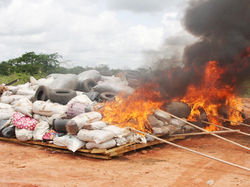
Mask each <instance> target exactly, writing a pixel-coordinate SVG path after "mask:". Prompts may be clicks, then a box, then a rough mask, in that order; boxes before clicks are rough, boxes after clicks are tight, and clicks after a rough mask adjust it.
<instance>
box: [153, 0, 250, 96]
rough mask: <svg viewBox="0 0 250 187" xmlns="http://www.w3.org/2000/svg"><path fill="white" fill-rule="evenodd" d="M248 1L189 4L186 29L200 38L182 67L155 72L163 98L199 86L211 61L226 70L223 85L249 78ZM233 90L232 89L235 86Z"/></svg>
mask: <svg viewBox="0 0 250 187" xmlns="http://www.w3.org/2000/svg"><path fill="white" fill-rule="evenodd" d="M249 24H250V3H249V0H199V1H198V0H196V1H190V3H189V6H188V8H187V9H186V12H185V16H184V18H183V25H184V27H185V29H186V30H187V31H188V32H190V33H191V34H193V35H194V36H196V37H198V38H199V39H198V41H197V42H196V43H194V44H191V45H189V46H186V47H185V49H184V54H183V58H182V61H183V64H184V66H183V67H168V68H167V69H163V68H162V63H163V62H160V63H158V67H157V70H156V71H155V72H154V75H155V79H156V81H157V82H158V83H160V85H161V86H160V87H161V89H162V90H161V91H162V92H163V93H162V94H163V95H166V94H167V95H168V97H175V96H181V95H183V94H185V91H186V88H187V86H188V85H189V84H198V83H199V81H200V80H201V77H202V76H203V73H204V70H205V65H206V63H207V62H208V61H211V60H216V61H218V63H219V66H220V67H222V68H225V73H224V74H223V78H222V80H221V81H222V82H223V83H226V84H236V85H239V83H240V82H241V81H242V80H244V79H246V77H247V76H249V75H250V61H249V59H250V58H249V57H250V26H249ZM232 86H233V85H232Z"/></svg>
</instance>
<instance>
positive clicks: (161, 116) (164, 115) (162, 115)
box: [154, 109, 171, 122]
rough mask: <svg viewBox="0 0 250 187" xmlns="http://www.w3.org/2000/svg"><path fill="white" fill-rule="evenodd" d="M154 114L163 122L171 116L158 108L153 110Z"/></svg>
mask: <svg viewBox="0 0 250 187" xmlns="http://www.w3.org/2000/svg"><path fill="white" fill-rule="evenodd" d="M154 116H155V117H156V118H157V119H159V120H161V121H164V122H169V121H170V119H171V116H170V115H169V114H168V113H166V112H165V111H163V110H159V109H157V110H155V113H154Z"/></svg>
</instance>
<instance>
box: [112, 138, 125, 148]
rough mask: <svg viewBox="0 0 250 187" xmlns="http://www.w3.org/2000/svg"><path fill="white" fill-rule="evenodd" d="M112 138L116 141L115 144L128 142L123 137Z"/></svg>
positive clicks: (119, 144)
mask: <svg viewBox="0 0 250 187" xmlns="http://www.w3.org/2000/svg"><path fill="white" fill-rule="evenodd" d="M114 140H115V141H116V145H117V146H122V145H125V144H127V143H128V140H127V138H125V137H121V138H115V139H114Z"/></svg>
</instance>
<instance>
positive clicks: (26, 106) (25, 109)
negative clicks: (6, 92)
mask: <svg viewBox="0 0 250 187" xmlns="http://www.w3.org/2000/svg"><path fill="white" fill-rule="evenodd" d="M14 108H15V110H16V111H17V112H20V113H22V114H25V115H27V116H30V117H32V103H31V101H30V100H29V99H27V98H22V99H19V100H18V101H17V102H16V103H15V107H14Z"/></svg>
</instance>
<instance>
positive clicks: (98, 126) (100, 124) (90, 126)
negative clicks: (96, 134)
mask: <svg viewBox="0 0 250 187" xmlns="http://www.w3.org/2000/svg"><path fill="white" fill-rule="evenodd" d="M106 126H107V124H106V123H105V122H104V121H95V122H92V123H88V124H87V125H84V126H83V128H84V129H88V130H101V129H103V128H104V127H106Z"/></svg>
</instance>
